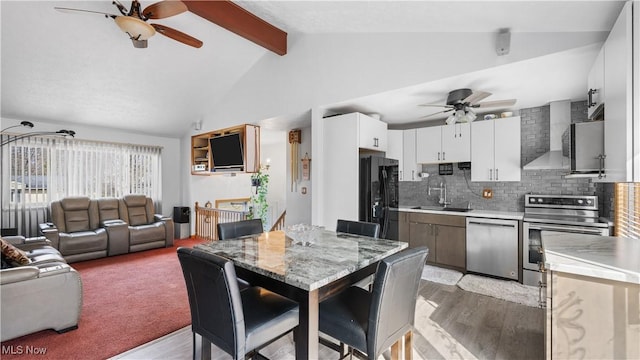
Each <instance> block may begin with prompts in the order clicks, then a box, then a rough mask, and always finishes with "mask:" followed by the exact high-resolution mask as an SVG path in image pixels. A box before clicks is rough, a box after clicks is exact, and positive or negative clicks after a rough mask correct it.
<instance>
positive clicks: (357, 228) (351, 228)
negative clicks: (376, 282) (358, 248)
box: [336, 219, 380, 289]
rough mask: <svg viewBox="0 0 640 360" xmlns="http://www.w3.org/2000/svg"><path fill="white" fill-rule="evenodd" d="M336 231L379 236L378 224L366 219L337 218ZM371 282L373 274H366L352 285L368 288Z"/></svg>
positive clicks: (373, 236)
mask: <svg viewBox="0 0 640 360" xmlns="http://www.w3.org/2000/svg"><path fill="white" fill-rule="evenodd" d="M336 232H339V233H347V234H354V235H362V236H369V237H372V238H376V239H377V238H379V237H380V224H376V223H370V222H366V221H352V220H342V219H338V224H337V225H336ZM371 283H373V275H370V276H367V277H366V278H364V279H362V280H360V281H358V282H357V283H356V284H354V285H355V286H358V287H361V288H363V289H370V288H371Z"/></svg>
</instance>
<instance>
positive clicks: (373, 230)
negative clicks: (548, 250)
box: [336, 219, 380, 239]
mask: <svg viewBox="0 0 640 360" xmlns="http://www.w3.org/2000/svg"><path fill="white" fill-rule="evenodd" d="M336 231H337V232H342V233H349V234H355V235H363V236H369V237H372V238H376V239H377V238H378V237H380V224H376V223H370V222H364V221H351V220H341V219H338V224H337V225H336Z"/></svg>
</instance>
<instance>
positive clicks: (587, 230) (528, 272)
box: [522, 195, 609, 286]
mask: <svg viewBox="0 0 640 360" xmlns="http://www.w3.org/2000/svg"><path fill="white" fill-rule="evenodd" d="M545 230H547V231H555V232H566V233H574V234H575V233H577V234H584V235H602V236H608V235H609V223H608V222H607V221H604V220H602V219H601V218H600V213H599V211H598V197H597V196H582V195H578V196H573V195H525V197H524V219H523V230H522V269H523V270H522V282H523V283H524V284H525V285H534V286H538V285H539V284H540V281H541V277H540V268H539V262H541V261H542V250H541V247H542V243H541V240H540V239H541V238H540V232H541V231H545ZM542 281H543V282H544V280H542Z"/></svg>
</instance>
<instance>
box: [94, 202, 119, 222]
mask: <svg viewBox="0 0 640 360" xmlns="http://www.w3.org/2000/svg"><path fill="white" fill-rule="evenodd" d="M97 202H98V215H99V216H100V223H104V222H105V221H109V220H118V219H120V210H119V206H120V205H119V202H118V199H117V198H102V199H98V200H97Z"/></svg>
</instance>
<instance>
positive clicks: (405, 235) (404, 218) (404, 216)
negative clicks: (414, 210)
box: [398, 211, 411, 242]
mask: <svg viewBox="0 0 640 360" xmlns="http://www.w3.org/2000/svg"><path fill="white" fill-rule="evenodd" d="M410 238H411V235H410V231H409V214H408V213H406V212H403V211H400V212H399V213H398V240H399V241H404V242H409V239H410Z"/></svg>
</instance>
